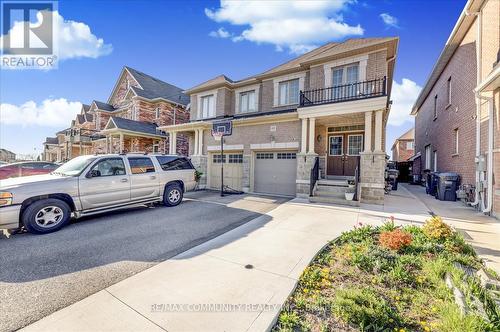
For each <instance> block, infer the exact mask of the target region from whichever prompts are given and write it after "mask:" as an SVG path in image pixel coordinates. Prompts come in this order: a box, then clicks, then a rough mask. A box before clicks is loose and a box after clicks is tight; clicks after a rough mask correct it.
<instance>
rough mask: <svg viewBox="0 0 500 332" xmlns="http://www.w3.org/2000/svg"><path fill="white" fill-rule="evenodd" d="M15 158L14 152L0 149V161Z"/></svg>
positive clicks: (13, 159) (9, 160)
mask: <svg viewBox="0 0 500 332" xmlns="http://www.w3.org/2000/svg"><path fill="white" fill-rule="evenodd" d="M15 160H16V154H15V153H14V152H11V151H9V150H6V149H0V161H5V162H8V163H10V162H13V161H15Z"/></svg>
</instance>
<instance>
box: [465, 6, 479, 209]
mask: <svg viewBox="0 0 500 332" xmlns="http://www.w3.org/2000/svg"><path fill="white" fill-rule="evenodd" d="M465 15H467V16H469V15H474V16H477V27H476V31H477V32H476V86H479V84H480V83H481V71H482V66H481V39H482V38H481V37H482V31H481V23H482V15H481V12H480V11H478V12H473V13H471V12H468V11H467V12H466V13H465ZM475 99H476V158H475V162H476V186H475V195H474V196H475V197H474V202H472V203H471V205H472V206H476V205H478V204H479V203H480V202H481V200H480V198H479V197H480V193H481V192H480V191H479V187H480V185H479V183H480V181H481V179H480V172H479V168H478V164H479V158H480V156H481V104H480V99H479V96H478V95H477V94H476V98H475ZM483 207H484V203H482V204H481V206H480V207H479V208H480V209H482V208H483Z"/></svg>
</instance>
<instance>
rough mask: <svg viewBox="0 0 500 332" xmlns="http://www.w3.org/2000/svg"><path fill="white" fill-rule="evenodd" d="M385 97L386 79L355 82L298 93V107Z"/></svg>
mask: <svg viewBox="0 0 500 332" xmlns="http://www.w3.org/2000/svg"><path fill="white" fill-rule="evenodd" d="M383 96H387V79H386V77H385V76H384V77H383V78H377V79H374V80H370V81H363V82H355V83H349V84H344V85H337V86H332V87H329V88H323V89H314V90H307V91H300V107H307V106H317V105H324V104H333V103H342V102H346V101H355V100H361V99H368V98H375V97H383Z"/></svg>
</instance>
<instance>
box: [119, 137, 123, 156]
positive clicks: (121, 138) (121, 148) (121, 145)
mask: <svg viewBox="0 0 500 332" xmlns="http://www.w3.org/2000/svg"><path fill="white" fill-rule="evenodd" d="M119 152H120V153H123V134H121V133H120V151H119Z"/></svg>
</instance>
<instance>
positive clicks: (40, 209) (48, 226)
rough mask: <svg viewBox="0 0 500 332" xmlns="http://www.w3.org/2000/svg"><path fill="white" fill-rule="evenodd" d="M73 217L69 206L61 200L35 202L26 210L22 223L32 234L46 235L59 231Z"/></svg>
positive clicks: (51, 199) (50, 199) (52, 199)
mask: <svg viewBox="0 0 500 332" xmlns="http://www.w3.org/2000/svg"><path fill="white" fill-rule="evenodd" d="M70 217H71V209H70V208H69V206H68V204H67V203H66V202H64V201H61V200H60V199H55V198H48V199H42V200H39V201H35V202H33V203H31V204H30V205H28V207H27V208H26V209H25V210H24V212H23V214H22V216H21V221H22V223H23V225H24V227H26V229H27V230H28V232H30V233H34V234H45V233H51V232H55V231H58V230H59V229H61V228H62V227H64V226H65V225H66V224H67V223H68V222H69V219H70Z"/></svg>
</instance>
